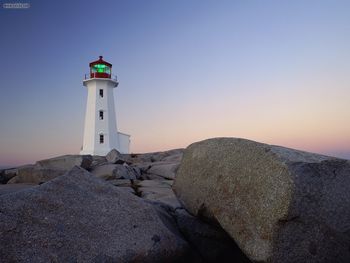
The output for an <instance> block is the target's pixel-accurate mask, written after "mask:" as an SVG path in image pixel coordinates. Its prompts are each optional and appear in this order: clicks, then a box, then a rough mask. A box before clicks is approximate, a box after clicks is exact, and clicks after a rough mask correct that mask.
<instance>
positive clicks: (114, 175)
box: [91, 164, 140, 180]
mask: <svg viewBox="0 0 350 263" xmlns="http://www.w3.org/2000/svg"><path fill="white" fill-rule="evenodd" d="M91 173H92V174H93V175H95V176H97V177H99V178H102V179H104V180H113V179H121V178H123V179H133V180H135V179H137V178H139V177H140V173H139V170H137V169H136V168H133V167H131V166H129V165H127V164H106V165H100V166H96V167H93V168H92V170H91Z"/></svg>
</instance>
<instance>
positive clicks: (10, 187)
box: [0, 184, 36, 195]
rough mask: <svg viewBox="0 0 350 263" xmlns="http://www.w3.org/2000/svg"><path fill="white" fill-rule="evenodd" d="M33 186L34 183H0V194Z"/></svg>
mask: <svg viewBox="0 0 350 263" xmlns="http://www.w3.org/2000/svg"><path fill="white" fill-rule="evenodd" d="M34 186H36V184H1V185H0V195H5V194H10V193H14V192H17V191H21V190H24V189H28V188H32V187H34Z"/></svg>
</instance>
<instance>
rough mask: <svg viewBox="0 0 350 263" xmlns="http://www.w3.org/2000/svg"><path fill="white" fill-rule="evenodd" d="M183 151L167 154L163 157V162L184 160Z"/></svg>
mask: <svg viewBox="0 0 350 263" xmlns="http://www.w3.org/2000/svg"><path fill="white" fill-rule="evenodd" d="M182 156H183V153H182V152H181V153H176V154H173V155H169V156H166V157H164V158H163V159H162V162H177V163H180V162H181V160H182Z"/></svg>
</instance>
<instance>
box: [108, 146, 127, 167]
mask: <svg viewBox="0 0 350 263" xmlns="http://www.w3.org/2000/svg"><path fill="white" fill-rule="evenodd" d="M106 159H107V161H108V162H109V163H114V164H123V163H125V159H124V157H123V155H122V154H121V153H120V152H118V151H117V150H116V149H113V150H111V151H110V152H109V153H108V154H107V155H106Z"/></svg>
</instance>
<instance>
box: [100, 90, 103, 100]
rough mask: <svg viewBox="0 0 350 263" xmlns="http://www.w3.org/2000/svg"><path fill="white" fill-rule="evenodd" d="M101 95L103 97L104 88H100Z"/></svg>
mask: <svg viewBox="0 0 350 263" xmlns="http://www.w3.org/2000/svg"><path fill="white" fill-rule="evenodd" d="M100 97H101V98H103V89H100Z"/></svg>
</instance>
